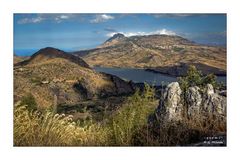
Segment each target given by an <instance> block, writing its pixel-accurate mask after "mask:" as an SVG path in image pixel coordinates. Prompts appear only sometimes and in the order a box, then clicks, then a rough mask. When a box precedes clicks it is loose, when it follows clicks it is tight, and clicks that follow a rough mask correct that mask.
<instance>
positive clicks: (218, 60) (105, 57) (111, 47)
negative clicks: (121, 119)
mask: <svg viewBox="0 0 240 160" xmlns="http://www.w3.org/2000/svg"><path fill="white" fill-rule="evenodd" d="M74 54H75V55H78V56H80V57H82V58H83V59H84V60H85V61H86V62H87V63H88V64H89V65H91V66H104V67H125V68H151V69H155V68H160V67H173V66H177V65H180V64H190V63H191V64H200V65H204V66H206V67H204V68H202V69H203V72H204V71H205V68H207V67H208V66H209V67H213V68H216V69H218V70H219V71H220V72H226V49H225V48H223V47H217V46H206V45H200V44H197V43H194V42H192V41H189V40H187V39H185V38H182V37H180V36H169V35H148V36H132V37H125V36H124V35H123V34H115V35H114V36H113V37H111V38H110V39H108V40H107V41H105V43H103V44H102V45H101V46H99V47H97V48H95V49H92V50H85V51H78V52H74Z"/></svg>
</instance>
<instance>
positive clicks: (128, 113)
mask: <svg viewBox="0 0 240 160" xmlns="http://www.w3.org/2000/svg"><path fill="white" fill-rule="evenodd" d="M154 93H155V90H154V89H153V88H152V87H150V86H149V85H147V84H145V87H144V91H143V93H140V92H139V90H137V91H136V92H135V94H134V95H133V96H131V97H129V99H128V100H127V103H126V104H124V106H122V108H120V109H119V110H118V112H117V113H116V114H115V115H114V116H113V118H112V124H111V126H110V128H111V130H112V142H113V145H118V146H119V145H120V146H129V145H134V143H135V139H136V138H137V137H136V135H137V134H138V132H140V131H141V129H142V128H143V127H144V126H145V125H147V123H148V116H149V115H150V113H152V112H153V111H154V109H155V107H154V106H155V105H153V104H154V102H155V98H154V96H155V94H154Z"/></svg>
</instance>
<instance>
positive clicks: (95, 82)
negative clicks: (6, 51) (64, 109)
mask: <svg viewBox="0 0 240 160" xmlns="http://www.w3.org/2000/svg"><path fill="white" fill-rule="evenodd" d="M132 92H133V88H132V86H131V85H130V84H128V83H127V82H125V81H123V80H121V79H120V78H118V77H115V76H112V75H108V74H104V73H98V72H96V71H94V70H92V69H91V68H90V67H89V66H88V64H87V63H86V62H85V61H84V60H82V59H81V58H79V57H76V56H74V55H71V54H67V53H65V52H64V51H61V50H58V49H55V48H49V47H48V48H44V49H41V50H39V51H38V52H36V53H35V54H34V55H32V56H31V57H30V58H29V59H28V60H25V61H21V62H19V63H16V64H15V65H14V101H15V102H17V101H19V100H21V98H22V97H24V96H26V95H27V94H29V93H30V94H32V95H33V96H34V98H35V99H36V101H37V104H38V106H39V107H43V108H44V107H49V106H53V105H54V103H57V105H60V104H65V105H74V104H78V103H80V102H81V101H84V100H87V99H96V98H99V97H106V96H116V95H124V94H129V93H132ZM54 97H55V98H54ZM56 101H57V102H56Z"/></svg>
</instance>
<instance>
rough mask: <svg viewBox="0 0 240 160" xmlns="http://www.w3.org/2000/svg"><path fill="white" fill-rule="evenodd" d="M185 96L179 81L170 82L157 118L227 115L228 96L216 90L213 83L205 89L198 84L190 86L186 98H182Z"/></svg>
mask: <svg viewBox="0 0 240 160" xmlns="http://www.w3.org/2000/svg"><path fill="white" fill-rule="evenodd" d="M183 97H184V96H183V95H182V90H181V88H180V86H179V84H178V82H173V83H170V84H169V85H168V86H167V87H166V89H165V91H164V93H163V95H162V97H161V99H160V102H159V106H158V108H157V110H156V114H155V115H156V117H157V119H158V120H164V121H181V120H183V119H185V118H188V119H192V118H195V117H196V116H200V117H201V116H202V117H204V116H218V117H222V118H225V117H226V105H227V102H226V97H225V96H222V95H220V94H218V93H217V92H214V88H213V86H212V85H211V84H207V86H206V87H205V88H203V89H200V88H199V87H197V86H194V87H189V88H188V89H187V91H186V94H185V99H182V98H183ZM184 115H187V117H185V116H184Z"/></svg>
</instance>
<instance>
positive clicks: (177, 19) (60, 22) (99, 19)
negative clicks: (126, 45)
mask: <svg viewBox="0 0 240 160" xmlns="http://www.w3.org/2000/svg"><path fill="white" fill-rule="evenodd" d="M226 18H227V17H226V14H110V13H106V14H105V13H101V14H70V13H68V14H66V13H63V14H61V13H58V14H14V53H15V54H16V55H22V54H25V55H29V54H30V55H31V54H32V52H34V51H37V50H39V49H41V48H44V47H55V48H58V49H62V50H65V51H76V50H84V49H91V48H95V47H96V46H98V45H101V44H102V43H104V41H106V40H107V39H108V38H110V37H111V36H113V35H114V34H115V33H122V34H124V35H125V36H128V37H129V36H134V35H151V34H166V35H178V36H182V37H184V38H187V39H189V40H192V41H195V42H197V43H201V44H208V45H221V46H225V45H226V27H227V26H226V25H227V24H226Z"/></svg>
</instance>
